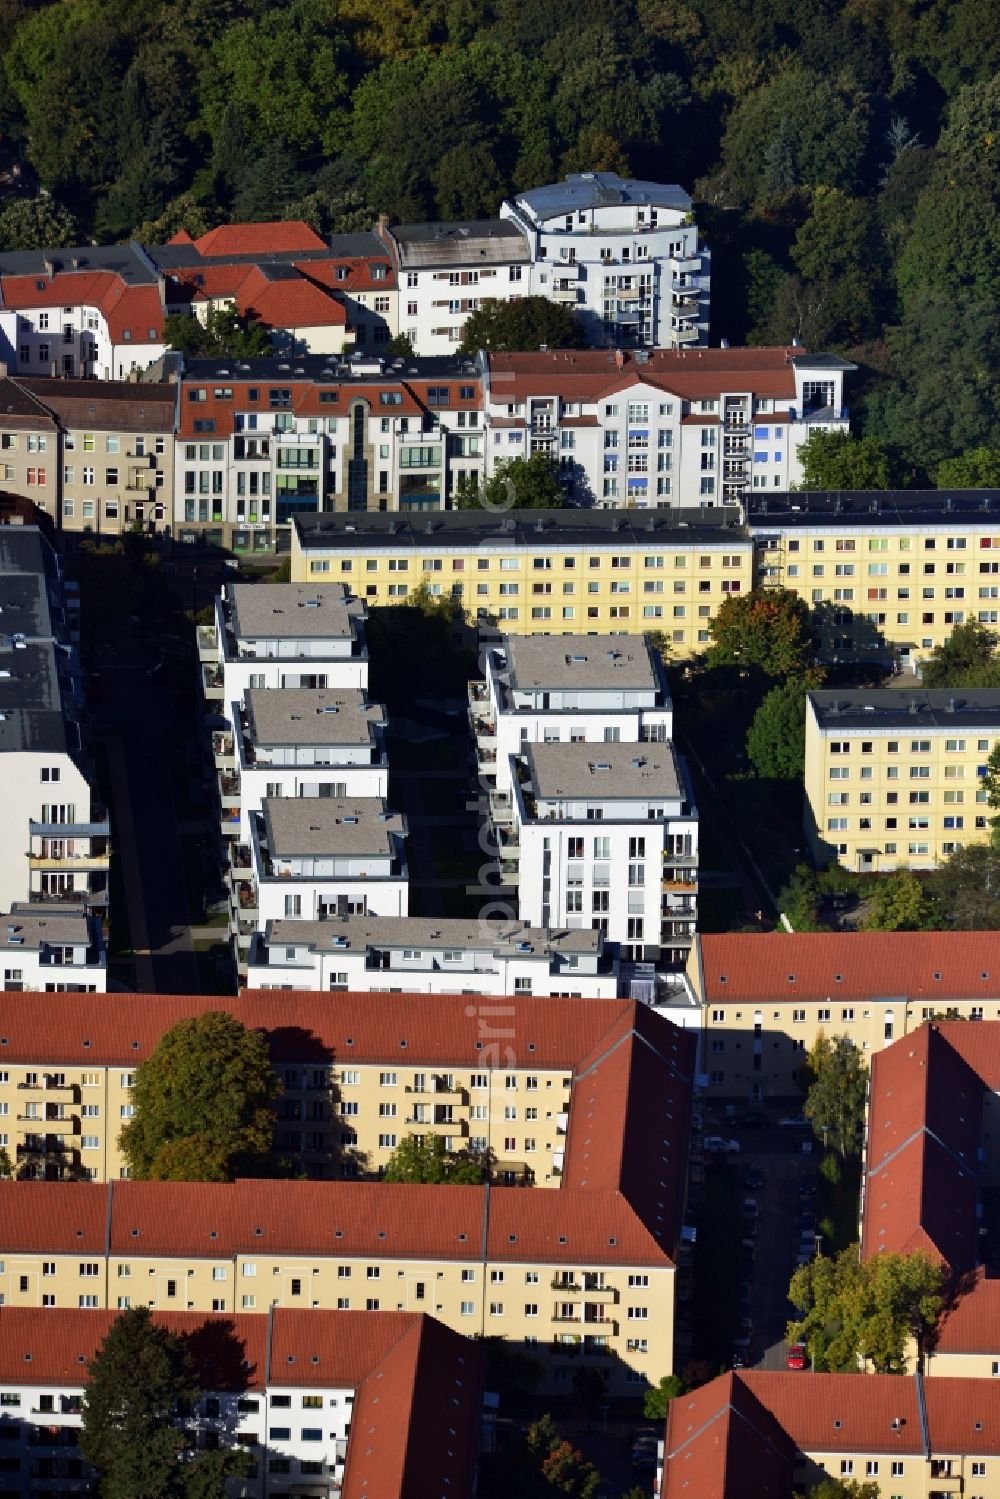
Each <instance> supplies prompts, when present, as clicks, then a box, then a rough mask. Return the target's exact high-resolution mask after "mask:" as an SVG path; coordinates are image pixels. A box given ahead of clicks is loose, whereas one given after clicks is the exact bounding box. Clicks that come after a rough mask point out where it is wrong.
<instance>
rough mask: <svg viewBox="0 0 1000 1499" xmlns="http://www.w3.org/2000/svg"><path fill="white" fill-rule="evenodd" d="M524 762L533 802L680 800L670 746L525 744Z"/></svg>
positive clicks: (671, 746)
mask: <svg viewBox="0 0 1000 1499" xmlns="http://www.w3.org/2000/svg"><path fill="white" fill-rule="evenodd" d="M525 756H526V758H527V762H528V771H529V775H530V779H531V784H532V786H533V787H534V790H535V796H536V798H539V799H545V800H548V799H550V798H552V797H558V796H582V797H592V798H594V799H595V800H599V799H605V800H606V799H608V798H613V799H615V800H623V799H625V798H634V797H643V796H651V797H658V796H666V797H678V796H682V795H683V791H682V788H681V780H680V775H679V772H678V769H677V762H676V760H675V759H674V747H673V745H672V744H529V745H528V746H527V748H526V750H525Z"/></svg>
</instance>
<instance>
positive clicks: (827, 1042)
mask: <svg viewBox="0 0 1000 1499" xmlns="http://www.w3.org/2000/svg"><path fill="white" fill-rule="evenodd" d="M803 1075H804V1081H805V1082H806V1084H807V1088H808V1091H807V1094H806V1101H805V1105H804V1107H803V1113H804V1114H805V1116H806V1118H807V1119H808V1120H809V1122H810V1124H811V1125H812V1128H813V1134H814V1135H815V1136H816V1138H817V1139H818V1140H822V1141H823V1144H824V1145H825V1146H829V1147H831V1148H832V1149H833V1150H836V1151H837V1152H838V1154H840V1155H842V1156H852V1155H857V1153H858V1151H859V1149H860V1141H861V1130H862V1126H863V1125H864V1118H865V1100H866V1098H867V1096H868V1070H867V1068H866V1067H865V1065H864V1063H863V1062H862V1060H861V1054H860V1052H859V1051H858V1049H857V1047H856V1046H855V1045H854V1043H853V1041H851V1040H850V1038H849V1037H847V1036H833V1037H830V1036H827V1035H825V1034H824V1032H823V1031H820V1033H819V1035H818V1036H817V1037H816V1040H815V1041H814V1043H813V1046H812V1049H811V1051H810V1052H809V1055H808V1059H807V1061H806V1064H805V1067H804V1068H803Z"/></svg>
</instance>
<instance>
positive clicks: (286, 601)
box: [225, 583, 365, 640]
mask: <svg viewBox="0 0 1000 1499" xmlns="http://www.w3.org/2000/svg"><path fill="white" fill-rule="evenodd" d="M225 596H226V599H227V600H228V601H229V605H230V624H231V628H232V631H233V634H234V635H235V636H236V638H237V640H255V639H261V640H263V639H267V638H270V637H274V638H286V639H287V638H290V639H295V640H297V639H299V638H300V637H301V636H309V637H310V638H311V639H314V640H324V639H328V640H346V639H350V638H351V637H352V636H354V635H355V634H356V632H357V625H358V622H359V621H360V620H362V619H364V617H365V606H364V604H363V603H362V602H361V600H360V599H350V600H349V599H348V595H347V589H346V588H345V587H344V585H343V584H342V583H319V584H316V583H227V584H226V585H225Z"/></svg>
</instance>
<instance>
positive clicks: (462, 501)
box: [453, 453, 566, 510]
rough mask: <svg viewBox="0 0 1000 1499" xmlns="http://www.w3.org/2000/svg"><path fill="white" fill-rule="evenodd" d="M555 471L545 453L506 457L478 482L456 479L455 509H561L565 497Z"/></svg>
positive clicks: (556, 469) (557, 472)
mask: <svg viewBox="0 0 1000 1499" xmlns="http://www.w3.org/2000/svg"><path fill="white" fill-rule="evenodd" d="M558 475H559V470H558V468H557V467H556V465H555V463H554V462H553V461H552V459H551V458H550V457H549V455H548V454H547V453H532V454H531V456H530V458H508V459H507V460H506V462H503V463H499V464H498V465H497V469H496V472H495V473H494V474H492V475H491V476H490V478H488V479H486V480H485V481H484V482H483V483H482V484H479V485H477V484H471V483H465V484H463V483H462V482H461V480H460V481H459V483H458V485H457V487H456V490H455V495H454V502H453V503H454V508H455V509H456V510H561V509H562V508H563V507H564V505H565V504H566V496H565V494H564V493H563V489H562V486H561V485H560V483H559V478H558Z"/></svg>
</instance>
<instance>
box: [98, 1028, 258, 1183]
mask: <svg viewBox="0 0 1000 1499" xmlns="http://www.w3.org/2000/svg"><path fill="white" fill-rule="evenodd" d="M280 1091H281V1086H280V1084H279V1082H278V1079H277V1077H276V1076H275V1074H274V1071H273V1069H272V1067H271V1061H270V1057H269V1055H268V1050H267V1042H266V1041H265V1039H264V1037H263V1035H261V1033H260V1032H258V1031H248V1030H247V1029H246V1027H245V1026H243V1025H241V1024H240V1022H239V1021H238V1020H235V1019H234V1018H233V1017H232V1016H231V1015H227V1014H225V1013H223V1012H222V1011H218V1010H207V1011H205V1013H204V1014H202V1015H197V1016H195V1017H193V1018H192V1019H190V1020H182V1021H180V1022H179V1023H178V1024H177V1025H175V1026H174V1027H173V1028H172V1029H171V1030H169V1031H167V1033H166V1035H164V1036H162V1037H161V1038H160V1040H159V1042H158V1043H157V1045H156V1048H155V1050H154V1051H153V1052H152V1054H151V1055H150V1056H149V1057H148V1058H147V1060H146V1061H144V1062H140V1064H139V1067H138V1070H137V1072H136V1078H135V1087H134V1089H133V1092H132V1098H133V1102H134V1106H135V1114H134V1115H133V1117H132V1118H131V1119H129V1120H128V1122H127V1123H126V1124H125V1126H124V1127H123V1129H122V1131H121V1134H120V1136H119V1143H120V1145H121V1148H122V1151H123V1153H124V1155H125V1159H126V1160H127V1162H128V1164H129V1167H130V1169H131V1172H132V1175H133V1176H135V1177H138V1178H140V1179H141V1180H154V1179H158V1178H160V1177H161V1176H164V1175H166V1174H169V1176H170V1178H171V1179H172V1180H200V1179H201V1177H200V1176H199V1175H193V1176H188V1175H183V1174H182V1173H183V1172H185V1171H189V1172H201V1171H202V1170H205V1171H208V1172H209V1173H210V1174H209V1176H208V1178H207V1179H208V1180H211V1181H218V1180H232V1179H233V1178H234V1177H235V1176H237V1175H244V1176H247V1175H273V1174H275V1172H276V1171H277V1169H278V1168H277V1163H276V1162H275V1160H274V1158H273V1156H272V1154H271V1143H272V1140H273V1138H274V1127H275V1113H274V1101H275V1099H276V1098H277V1097H278V1095H279V1093H280Z"/></svg>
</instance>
